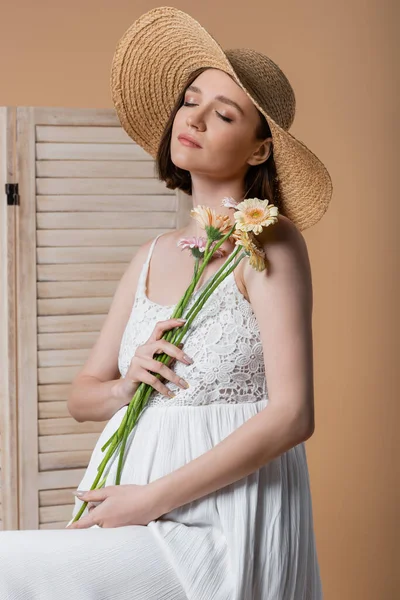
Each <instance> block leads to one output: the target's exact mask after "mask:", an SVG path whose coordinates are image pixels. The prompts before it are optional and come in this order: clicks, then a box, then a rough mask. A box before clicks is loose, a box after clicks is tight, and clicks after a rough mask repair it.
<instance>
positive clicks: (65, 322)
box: [37, 315, 107, 333]
mask: <svg viewBox="0 0 400 600" xmlns="http://www.w3.org/2000/svg"><path fill="white" fill-rule="evenodd" d="M106 316H107V315H71V316H70V315H67V316H57V317H38V323H37V324H38V333H72V332H74V331H78V332H80V331H82V332H85V331H96V332H99V331H100V329H101V328H102V326H103V323H104V319H105V318H106Z"/></svg>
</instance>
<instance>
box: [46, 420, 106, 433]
mask: <svg viewBox="0 0 400 600" xmlns="http://www.w3.org/2000/svg"><path fill="white" fill-rule="evenodd" d="M38 425H39V435H62V434H67V433H75V434H76V433H101V432H102V431H103V429H104V422H100V421H85V422H83V423H78V421H75V419H73V418H72V417H71V418H69V419H68V418H65V419H39V421H38Z"/></svg>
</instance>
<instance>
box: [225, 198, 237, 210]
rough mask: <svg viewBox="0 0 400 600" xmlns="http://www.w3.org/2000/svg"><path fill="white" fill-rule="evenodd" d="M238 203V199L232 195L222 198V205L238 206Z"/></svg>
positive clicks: (228, 206)
mask: <svg viewBox="0 0 400 600" xmlns="http://www.w3.org/2000/svg"><path fill="white" fill-rule="evenodd" d="M238 204H239V203H238V202H237V200H235V199H234V198H231V197H230V196H225V198H223V199H222V206H226V208H236V207H237V205H238Z"/></svg>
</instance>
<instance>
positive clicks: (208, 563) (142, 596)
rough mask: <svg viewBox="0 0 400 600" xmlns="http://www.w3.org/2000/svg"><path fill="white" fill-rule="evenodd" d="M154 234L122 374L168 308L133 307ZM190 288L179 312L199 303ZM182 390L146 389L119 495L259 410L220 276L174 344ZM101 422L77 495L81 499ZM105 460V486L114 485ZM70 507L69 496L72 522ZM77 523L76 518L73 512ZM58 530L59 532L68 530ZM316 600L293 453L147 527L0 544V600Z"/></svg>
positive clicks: (93, 465)
mask: <svg viewBox="0 0 400 600" xmlns="http://www.w3.org/2000/svg"><path fill="white" fill-rule="evenodd" d="M159 237H160V236H157V237H156V238H155V239H154V240H153V243H152V245H151V247H150V250H149V253H148V257H147V260H146V261H145V263H144V265H143V267H142V271H141V274H140V277H139V280H138V286H137V292H136V296H135V300H134V304H133V308H132V312H131V315H130V317H129V320H128V322H127V325H126V328H125V331H124V334H123V337H122V340H121V346H120V352H119V359H118V362H119V370H120V373H121V376H125V374H126V372H127V370H128V368H129V365H130V361H131V359H132V356H133V355H134V353H135V350H136V348H137V346H138V345H140V344H143V343H144V342H145V341H146V340H147V339H148V337H149V336H150V334H151V332H152V331H153V329H154V326H155V324H156V322H157V321H160V320H165V319H168V318H170V316H171V315H172V312H173V310H174V306H163V305H159V304H157V303H155V302H152V301H150V300H149V298H148V297H147V295H146V285H147V283H146V282H147V274H148V270H149V263H150V258H151V255H152V252H153V249H154V245H155V243H156V241H157V239H158V238H159ZM206 284H207V282H205V284H204V285H203V286H201V287H200V288H199V289H198V290H197V291H196V292H195V294H194V296H193V297H192V298H191V300H190V303H189V306H190V305H191V303H192V302H193V301H194V300H195V298H196V297H197V296H198V294H199V293H200V292H201V291H202V289H203V288H204V287H205V285H206ZM183 342H184V346H183V349H184V351H185V352H186V353H187V354H188V355H189V356H191V357H192V358H193V361H194V362H193V364H191V365H185V364H183V363H182V362H180V361H175V362H174V363H173V366H172V368H173V369H174V371H175V372H176V373H178V374H179V375H180V376H181V377H183V378H184V379H186V380H187V381H188V382H189V384H190V387H189V388H188V389H185V390H183V389H181V388H179V387H178V386H176V385H175V384H174V383H172V382H170V381H167V382H166V385H167V387H169V388H170V389H172V390H173V391H174V392H175V394H176V396H175V397H174V398H167V397H166V396H165V395H164V394H161V393H160V392H158V391H156V390H154V392H152V395H151V396H150V399H149V401H148V404H147V406H146V408H145V410H144V412H143V413H142V415H141V416H140V418H139V421H138V423H137V424H136V426H135V427H134V429H133V431H132V433H131V435H130V438H129V442H128V444H127V448H126V452H127V454H126V458H125V463H124V468H123V471H122V476H121V484H127V483H134V484H146V483H149V482H151V481H153V480H155V479H158V478H159V477H162V476H164V475H166V474H168V473H170V472H171V471H173V470H175V469H178V468H179V467H181V466H182V465H184V464H186V463H187V462H189V461H191V460H193V459H195V458H196V457H198V456H200V455H201V454H203V453H205V452H207V451H208V450H210V449H211V448H212V447H213V446H215V445H216V444H218V443H219V442H220V441H221V440H223V439H224V438H225V437H227V436H228V435H229V434H230V433H232V432H233V431H234V430H235V429H237V428H238V427H240V426H241V425H242V424H243V423H244V422H245V421H247V420H248V419H249V418H251V417H252V416H254V415H256V414H257V413H259V412H260V411H261V410H263V409H264V408H265V407H266V406H267V404H268V391H267V382H266V377H265V368H264V359H263V348H262V343H261V339H260V330H259V327H258V324H257V321H256V318H255V315H254V312H253V310H252V308H251V305H250V303H249V302H248V301H247V300H246V299H245V298H244V296H243V295H242V294H241V292H240V291H239V289H238V287H237V285H236V282H235V278H234V274H233V273H230V274H229V275H228V276H227V277H226V278H225V279H224V281H223V282H222V283H221V284H220V285H219V286H218V288H217V289H216V290H215V291H214V293H213V294H212V295H211V297H210V298H209V299H208V300H207V302H206V303H205V305H204V306H203V308H202V309H201V311H200V313H199V314H198V315H197V317H196V320H195V321H194V322H193V324H192V326H191V329H190V330H189V333H188V334H187V335H186V337H185V338H184V340H183ZM126 410H127V407H126V406H124V407H123V408H121V409H120V410H119V411H118V412H117V413H116V414H115V415H114V416H113V417H112V418H111V419H110V420H109V421H108V423H107V424H106V426H105V428H104V430H103V432H102V433H101V434H100V437H99V439H98V441H97V444H96V446H95V448H94V450H93V453H92V455H91V459H90V462H89V465H88V467H87V470H86V471H85V474H84V476H83V478H82V480H81V482H80V484H79V486H78V488H79V489H83V490H87V489H90V487H91V485H92V483H93V481H94V479H95V477H96V474H97V465H98V464H99V463H100V461H101V458H102V452H101V447H102V446H103V445H104V443H105V442H106V441H107V440H108V439H109V437H110V436H111V435H112V434H113V433H114V431H115V430H116V429H117V428H118V427H119V425H120V423H121V421H122V418H123V416H124V414H125V411H126ZM117 463H118V461H117V459H114V462H113V464H112V466H111V469H110V471H109V473H108V477H107V481H106V485H115V475H116V470H117ZM81 505H82V501H81V500H79V499H78V498H77V499H76V500H75V506H74V509H73V512H72V518H71V521H72V519H73V517H74V516H75V515H76V513H77V512H78V510H79V509H80V507H81ZM84 514H87V508H86V509H85V512H84ZM71 521H70V522H71ZM72 597H74V598H76V599H79V600H111V599H114V600H185V599H186V600H322V597H323V596H322V586H321V578H320V570H319V565H318V558H317V552H316V543H315V536H314V529H313V512H312V500H311V493H310V485H309V473H308V465H307V458H306V450H305V444H304V443H300V444H298V445H296V446H295V447H293V448H291V449H290V450H288V451H287V452H285V453H284V454H282V455H280V456H279V457H277V458H275V459H274V460H271V461H270V462H268V463H267V464H266V465H264V466H263V467H262V468H260V469H258V470H257V471H255V472H254V473H251V474H250V475H248V476H247V477H244V478H242V479H241V480H239V481H237V482H234V483H233V484H230V485H228V486H225V487H224V488H221V489H220V490H217V491H216V492H213V493H211V494H208V495H206V496H204V497H202V498H199V499H198V500H196V501H194V502H190V503H188V504H185V505H183V506H181V507H179V508H176V509H174V510H172V511H170V512H168V513H166V514H164V515H162V516H161V517H160V518H159V519H157V520H156V521H151V522H150V523H149V524H148V525H147V526H142V525H132V526H128V527H117V528H109V529H107V528H106V529H102V528H99V527H97V526H96V525H95V526H93V527H90V528H87V529H77V530H67V529H58V530H22V531H3V532H0V600H6V599H7V600H28V599H29V600H53V599H54V598H57V600H67V599H68V600H70V598H72Z"/></svg>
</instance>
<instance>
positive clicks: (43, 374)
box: [37, 365, 82, 384]
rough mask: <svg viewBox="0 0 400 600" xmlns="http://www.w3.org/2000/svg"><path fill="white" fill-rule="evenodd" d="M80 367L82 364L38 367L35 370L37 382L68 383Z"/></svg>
mask: <svg viewBox="0 0 400 600" xmlns="http://www.w3.org/2000/svg"><path fill="white" fill-rule="evenodd" d="M81 369H82V365H76V366H74V367H45V368H40V369H38V370H37V375H38V383H39V384H44V383H70V382H71V381H72V380H73V378H74V377H75V375H77V374H78V373H79V371H80V370H81Z"/></svg>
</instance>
